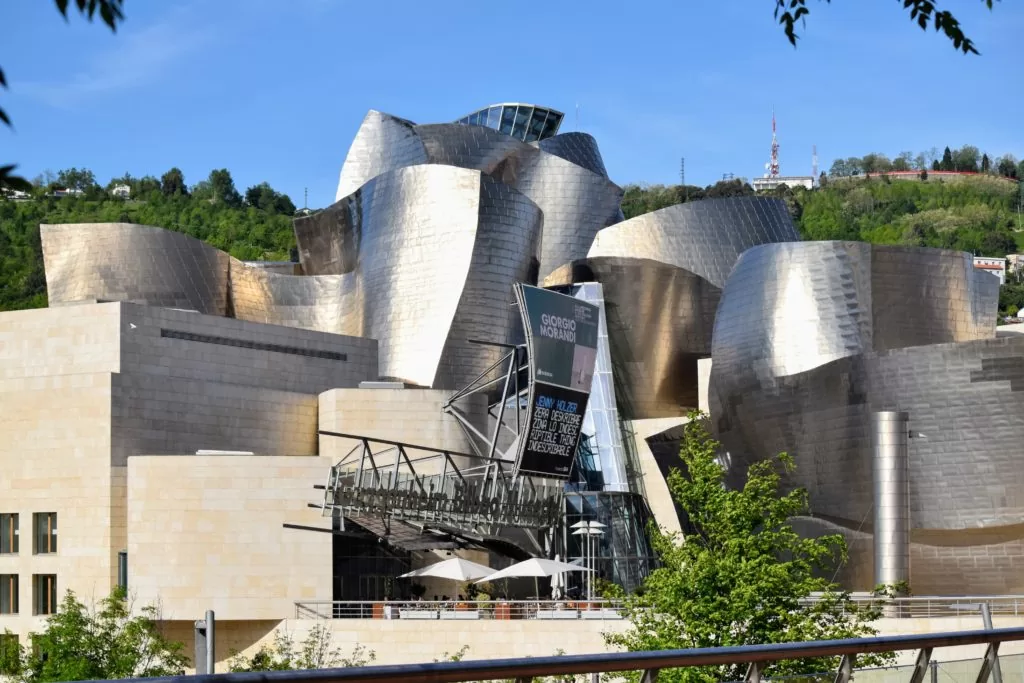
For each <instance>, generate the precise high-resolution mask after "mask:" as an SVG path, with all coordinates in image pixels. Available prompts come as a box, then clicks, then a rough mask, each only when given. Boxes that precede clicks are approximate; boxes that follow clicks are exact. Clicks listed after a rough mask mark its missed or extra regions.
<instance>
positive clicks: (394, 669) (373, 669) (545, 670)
mask: <svg viewBox="0 0 1024 683" xmlns="http://www.w3.org/2000/svg"><path fill="white" fill-rule="evenodd" d="M1022 640H1024V628H1003V629H994V630H982V631H958V632H954V633H934V634H924V635H904V636H881V637H877V638H852V639H848V640H826V641H816V642H805V643H772V644H767V645H746V646H742V647H719V648H700V649H692V650H662V651H655V652H613V653H604V654H594V655H567V656H556V657H532V658H521V659H482V660H472V661H460V662H442V663H434V664H403V665H394V666H368V667H355V668H348V669H317V670H309V671H271V672H258V673H256V672H253V673H234V674H215V675H200V676H173V677H167V678H148V679H128V680H134V681H138V682H139V683H142V681H146V683H342V682H346V681H367V682H369V681H375V682H377V683H399V682H403V683H462V682H464V681H487V680H513V681H516V683H526V682H528V681H532V680H533V679H535V678H544V677H549V676H559V677H568V676H579V675H589V677H590V680H591V681H599V680H602V679H603V678H605V677H606V676H607V678H608V680H610V679H611V678H613V677H615V676H616V675H621V674H624V673H627V672H633V673H636V672H639V673H640V680H641V682H642V683H655V682H656V681H657V680H658V676H659V673H660V672H667V671H668V670H671V669H680V668H687V667H698V666H722V665H732V666H735V665H744V664H745V665H747V666H746V671H747V675H746V680H745V683H761V681H762V675H761V672H763V671H766V670H767V669H768V667H769V666H770V665H771V663H772V662H778V661H784V660H792V659H806V658H820V657H840V658H841V659H840V664H839V667H838V670H837V671H836V672H835V674H834V681H835V683H850V680H851V679H852V676H853V671H854V668H855V667H856V666H857V657H858V656H859V655H863V654H868V653H879V652H899V651H904V650H917V651H918V655H917V661H916V664H915V665H914V667H913V669H912V670H911V674H910V677H909V679H908V683H923V681H924V680H925V676H926V675H927V673H928V670H929V663H930V661H931V659H932V652H933V651H934V650H935V649H936V648H943V647H956V646H964V645H986V646H987V648H986V651H985V656H984V658H983V659H982V660H981V663H980V666H979V671H978V674H977V677H976V683H988V682H989V681H990V680H991V681H993V683H1001V675H1000V672H999V660H998V657H997V656H998V652H999V646H1000V644H1002V643H1007V642H1011V641H1022ZM496 647H497V648H500V643H496ZM764 680H767V678H765V679H764Z"/></svg>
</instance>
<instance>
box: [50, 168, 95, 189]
mask: <svg viewBox="0 0 1024 683" xmlns="http://www.w3.org/2000/svg"><path fill="white" fill-rule="evenodd" d="M56 185H57V187H58V188H60V189H67V190H80V191H82V192H87V191H88V190H90V189H92V188H93V187H96V176H94V175H93V173H92V171H90V170H89V169H87V168H83V169H77V168H66V169H64V170H61V171H58V172H57V183H56Z"/></svg>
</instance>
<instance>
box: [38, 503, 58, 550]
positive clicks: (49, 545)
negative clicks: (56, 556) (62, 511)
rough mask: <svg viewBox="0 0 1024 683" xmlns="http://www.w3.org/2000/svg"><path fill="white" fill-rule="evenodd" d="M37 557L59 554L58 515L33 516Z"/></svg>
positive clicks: (41, 513) (47, 513)
mask: <svg viewBox="0 0 1024 683" xmlns="http://www.w3.org/2000/svg"><path fill="white" fill-rule="evenodd" d="M32 524H33V527H34V529H33V534H34V535H35V539H36V547H35V552H36V555H46V554H48V553H55V552H57V513H56V512H37V513H35V514H34V515H32Z"/></svg>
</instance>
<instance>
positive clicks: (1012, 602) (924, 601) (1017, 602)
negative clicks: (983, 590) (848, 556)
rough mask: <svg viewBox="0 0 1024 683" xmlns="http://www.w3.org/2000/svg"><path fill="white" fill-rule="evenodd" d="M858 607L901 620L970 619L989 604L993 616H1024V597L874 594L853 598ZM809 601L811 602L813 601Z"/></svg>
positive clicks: (855, 595) (810, 599)
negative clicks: (881, 611) (876, 609)
mask: <svg viewBox="0 0 1024 683" xmlns="http://www.w3.org/2000/svg"><path fill="white" fill-rule="evenodd" d="M852 598H853V602H854V603H855V604H857V605H867V604H875V605H878V606H879V607H884V608H885V616H898V617H904V618H906V617H920V618H931V617H970V616H972V615H977V614H978V612H979V610H980V606H981V605H983V604H984V605H988V608H989V611H990V613H991V614H992V616H1004V617H1005V616H1013V617H1024V595H966V596H956V597H951V596H943V595H922V596H913V597H907V598H879V597H876V596H871V595H867V594H865V595H857V594H854V595H853V596H852ZM813 600H814V598H813V597H812V598H809V599H808V602H813Z"/></svg>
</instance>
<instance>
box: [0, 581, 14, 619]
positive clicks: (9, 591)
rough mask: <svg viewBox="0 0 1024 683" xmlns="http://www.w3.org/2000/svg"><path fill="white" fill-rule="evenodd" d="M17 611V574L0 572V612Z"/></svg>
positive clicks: (12, 612)
mask: <svg viewBox="0 0 1024 683" xmlns="http://www.w3.org/2000/svg"><path fill="white" fill-rule="evenodd" d="M17 613H18V575H17V574H0V614H17Z"/></svg>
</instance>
